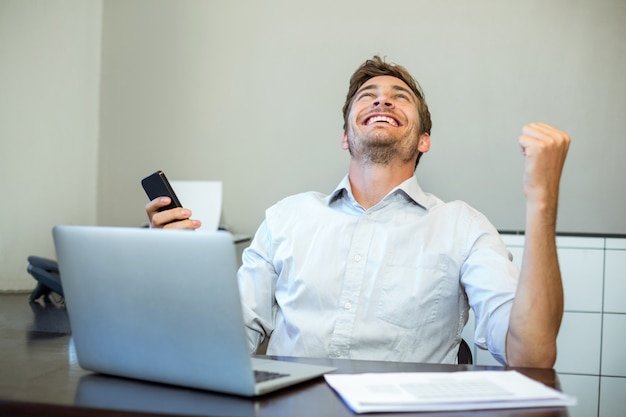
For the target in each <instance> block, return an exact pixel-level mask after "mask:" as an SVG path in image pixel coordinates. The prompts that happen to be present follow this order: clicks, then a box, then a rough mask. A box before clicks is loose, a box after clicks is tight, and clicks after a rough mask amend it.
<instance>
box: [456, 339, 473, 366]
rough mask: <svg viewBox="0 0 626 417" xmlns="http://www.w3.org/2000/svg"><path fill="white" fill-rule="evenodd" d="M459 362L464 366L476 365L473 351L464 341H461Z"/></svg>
mask: <svg viewBox="0 0 626 417" xmlns="http://www.w3.org/2000/svg"><path fill="white" fill-rule="evenodd" d="M458 362H459V364H463V365H471V364H473V363H474V360H473V358H472V349H470V347H469V345H468V344H467V342H466V341H465V340H463V339H461V344H460V345H459V354H458Z"/></svg>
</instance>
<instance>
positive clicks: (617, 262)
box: [604, 239, 626, 313]
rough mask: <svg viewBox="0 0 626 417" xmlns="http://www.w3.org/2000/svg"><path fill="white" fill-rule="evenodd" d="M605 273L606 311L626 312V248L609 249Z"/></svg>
mask: <svg viewBox="0 0 626 417" xmlns="http://www.w3.org/2000/svg"><path fill="white" fill-rule="evenodd" d="M624 240H625V241H626V239H624ZM607 243H608V242H607ZM607 246H608V245H607ZM604 273H605V276H604V311H606V312H610V313H626V249H622V250H618V249H607V251H606V259H605V271H604Z"/></svg>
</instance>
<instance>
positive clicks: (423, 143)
mask: <svg viewBox="0 0 626 417" xmlns="http://www.w3.org/2000/svg"><path fill="white" fill-rule="evenodd" d="M417 150H418V151H420V152H422V153H425V152H428V151H429V150H430V135H429V134H428V133H422V134H421V135H420V138H419V142H418V143H417Z"/></svg>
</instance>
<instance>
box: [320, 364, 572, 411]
mask: <svg viewBox="0 0 626 417" xmlns="http://www.w3.org/2000/svg"><path fill="white" fill-rule="evenodd" d="M324 378H325V379H326V382H327V383H328V385H330V386H331V387H332V388H333V389H334V390H335V391H336V392H337V393H338V394H339V396H340V397H341V398H342V400H343V401H344V402H345V403H346V404H347V405H348V407H349V408H350V409H351V410H352V411H354V412H355V413H370V412H392V411H449V410H478V409H489V408H524V407H555V406H568V405H575V404H576V399H575V398H574V397H570V396H568V395H565V394H563V393H562V392H559V391H557V390H555V389H553V388H550V387H547V386H546V385H544V384H542V383H540V382H537V381H534V380H532V379H530V378H528V377H526V376H524V375H522V374H521V373H519V372H517V371H474V372H404V373H375V374H374V373H371V374H326V375H325V376H324Z"/></svg>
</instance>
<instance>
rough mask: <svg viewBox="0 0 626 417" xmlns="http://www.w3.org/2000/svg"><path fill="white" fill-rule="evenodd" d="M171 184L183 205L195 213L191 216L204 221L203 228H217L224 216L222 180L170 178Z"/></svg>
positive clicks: (213, 229)
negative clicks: (179, 179)
mask: <svg viewBox="0 0 626 417" xmlns="http://www.w3.org/2000/svg"><path fill="white" fill-rule="evenodd" d="M170 184H171V185H172V188H173V189H174V192H175V193H176V196H177V197H178V199H179V200H180V203H181V204H182V205H183V207H185V208H188V209H189V210H191V212H192V213H193V214H192V216H191V218H192V219H198V220H200V221H201V222H202V226H201V227H200V229H201V230H210V231H215V230H217V228H218V227H219V225H220V218H221V216H222V182H221V181H177V180H170Z"/></svg>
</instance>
